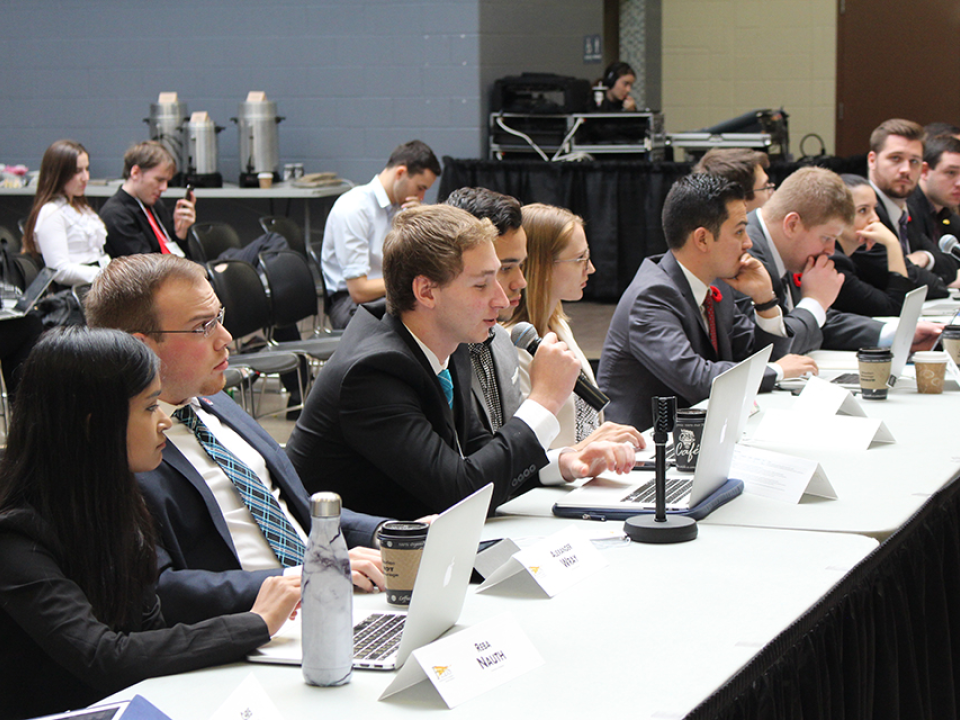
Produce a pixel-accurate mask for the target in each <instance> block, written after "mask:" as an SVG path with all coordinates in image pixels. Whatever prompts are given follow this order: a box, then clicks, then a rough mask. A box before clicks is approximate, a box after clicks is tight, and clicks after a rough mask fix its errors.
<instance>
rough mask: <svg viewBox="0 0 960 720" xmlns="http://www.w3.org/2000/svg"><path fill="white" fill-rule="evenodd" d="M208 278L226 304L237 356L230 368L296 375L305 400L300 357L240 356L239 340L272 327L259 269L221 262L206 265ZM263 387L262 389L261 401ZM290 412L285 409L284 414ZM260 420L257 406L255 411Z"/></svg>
mask: <svg viewBox="0 0 960 720" xmlns="http://www.w3.org/2000/svg"><path fill="white" fill-rule="evenodd" d="M207 275H208V277H209V278H210V284H211V285H212V286H213V290H214V292H216V294H217V297H218V298H219V299H220V302H221V303H222V304H223V308H224V318H223V325H224V327H225V328H226V329H227V331H228V332H229V333H230V334H231V335H233V338H234V346H235V347H236V348H237V349H238V352H237V353H235V354H231V356H230V366H231V367H248V368H250V369H251V370H254V371H256V372H257V373H259V374H261V375H266V376H272V375H275V376H277V377H279V376H280V375H284V374H286V373H292V372H296V373H297V386H298V389H299V391H300V397H301V398H302V397H303V396H304V387H303V375H302V373H301V370H300V357H299V356H298V355H296V354H294V353H292V352H279V351H272V350H271V349H270V348H269V347H268V348H266V349H264V350H263V351H260V352H246V353H241V352H239V347H240V340H241V338H243V337H244V336H246V335H251V334H252V333H255V332H260V331H262V330H264V329H266V328H268V327H269V326H270V304H269V301H268V300H267V294H266V290H265V289H264V287H263V283H262V282H261V281H260V276H259V275H257V271H256V269H255V268H254V267H253V265H251V264H250V263H248V262H245V261H243V260H221V261H219V262H215V263H207ZM263 391H264V386H263V385H261V386H260V397H261V399H262V396H263ZM288 409H290V408H284V411H286V410H288ZM252 414H253V415H254V417H256V416H257V407H256V404H255V406H254V408H253V413H252Z"/></svg>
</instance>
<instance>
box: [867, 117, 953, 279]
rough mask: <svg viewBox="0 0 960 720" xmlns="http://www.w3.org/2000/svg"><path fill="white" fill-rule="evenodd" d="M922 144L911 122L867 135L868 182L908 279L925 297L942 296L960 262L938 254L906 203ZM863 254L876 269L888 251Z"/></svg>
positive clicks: (894, 122) (877, 248)
mask: <svg viewBox="0 0 960 720" xmlns="http://www.w3.org/2000/svg"><path fill="white" fill-rule="evenodd" d="M925 140H926V133H925V131H924V129H923V127H921V126H920V125H918V124H917V123H915V122H913V121H911V120H903V119H900V118H893V119H890V120H886V121H884V122H882V123H881V124H880V125H879V126H878V127H877V128H876V129H875V130H874V131H873V132H872V133H871V134H870V152H869V153H868V154H867V167H868V169H869V176H868V177H869V180H870V184H871V185H872V186H873V189H874V190H875V191H876V193H877V217H879V218H880V222H882V223H883V224H884V225H886V226H887V227H888V228H889V229H890V231H891V232H892V233H893V234H894V235H896V236H897V237H898V238H900V245H901V247H902V248H903V255H904V260H906V264H907V274H908V275H909V277H910V279H911V280H913V281H914V282H915V283H917V284H924V285H926V286H927V287H928V292H927V297H931V298H933V297H945V296H946V295H945V290H944V288H943V285H944V284H945V285H948V286H949V285H951V284H956V282H957V277H958V276H957V270H958V268H960V263H958V262H957V260H956V259H955V258H953V257H951V256H950V255H947V254H945V253H943V252H941V251H940V249H939V248H938V247H937V244H936V242H935V241H934V240H933V239H932V238H931V237H928V236H927V235H926V234H924V232H923V229H922V226H921V223H920V218H916V219H914V218H913V217H912V216H911V213H910V210H909V208H908V207H907V199H908V198H909V197H910V196H911V195H912V194H913V193H914V191H915V190H916V188H917V184H918V183H919V182H920V175H921V173H922V172H923V154H924V141H925ZM865 252H866V254H867V256H868V257H870V259H872V260H873V261H874V262H875V263H876V264H877V266H879V267H883V268H886V266H887V257H886V254H887V251H886V250H885V249H884V248H883V246H882V245H874V246H873V247H872V248H871V249H870V250H869V251H865ZM937 278H940V280H942V284H941V283H939V282H937Z"/></svg>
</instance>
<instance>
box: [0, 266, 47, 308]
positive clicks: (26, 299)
mask: <svg viewBox="0 0 960 720" xmlns="http://www.w3.org/2000/svg"><path fill="white" fill-rule="evenodd" d="M55 274H56V271H55V270H52V269H51V268H48V267H45V268H43V269H42V270H41V271H40V272H39V273H37V276H36V277H35V278H34V279H33V282H32V283H30V284H29V285H28V286H27V289H26V290H25V291H24V292H23V295H21V296H20V297H19V298H18V299H17V301H16V302H11V303H10V305H9V306H8V305H7V300H6V299H4V301H3V307H2V308H0V320H8V319H10V318H21V317H23V316H24V315H26V314H27V313H28V312H30V311H31V310H33V306H34V305H36V304H37V300H39V299H40V296H41V295H43V293H44V292H46V289H47V288H48V287H50V283H52V282H53V276H54V275H55Z"/></svg>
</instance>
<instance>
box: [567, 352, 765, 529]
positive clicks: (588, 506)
mask: <svg viewBox="0 0 960 720" xmlns="http://www.w3.org/2000/svg"><path fill="white" fill-rule="evenodd" d="M771 350H772V346H770V345H768V346H767V347H765V348H764V349H763V350H761V351H760V352H758V353H755V354H753V355H751V356H750V357H749V358H747V359H746V360H744V361H743V362H741V363H739V364H737V365H734V366H733V367H732V368H730V369H729V370H727V371H726V372H724V373H722V374H721V375H718V376H717V377H715V378H714V379H713V385H712V387H711V389H710V402H709V404H708V406H707V417H706V420H705V421H704V425H703V437H702V438H701V441H700V457H699V459H698V460H697V469H696V471H695V472H694V473H693V475H692V476H691V475H690V474H689V473H680V472H678V471H675V470H670V471H668V473H667V503H666V508H667V511H671V512H683V511H687V510H690V509H691V508H694V507H696V506H697V505H698V504H699V503H700V502H701V501H702V500H704V499H705V498H708V497H709V496H710V495H712V494H713V493H714V492H715V491H716V490H717V489H719V488H720V487H721V486H722V485H723V484H724V483H725V482H727V479H728V478H727V476H728V474H729V472H730V464H731V463H732V462H733V451H734V446H735V445H736V443H737V440H739V439H740V427H741V425H740V418H741V416H742V415H743V414H744V413H749V412H750V408H751V407H752V406H753V401H754V399H755V398H756V396H757V392H758V391H759V389H760V382H761V380H762V379H763V368H765V367H766V364H767V361H768V360H769V359H770V352H771ZM636 472H637V471H634V473H636ZM643 478H644V481H643V482H639V483H633V484H631V483H630V482H624V481H623V480H616V479H612V478H602V477H601V478H594V479H593V480H591V481H589V482H588V483H586V484H585V485H583V486H582V487H580V488H577V489H576V490H574V491H572V492H570V493H569V494H568V495H567V496H566V497H565V498H564V499H563V500H560V501H559V502H557V503H556V504H555V505H554V513H555V514H557V515H564V516H568V517H570V516H575V515H579V514H581V513H583V514H597V515H603V514H604V513H611V514H617V515H620V514H622V513H624V512H630V511H633V512H642V511H644V510H651V509H653V508H654V505H655V501H654V482H655V479H654V478H653V477H652V476H651V473H649V472H643Z"/></svg>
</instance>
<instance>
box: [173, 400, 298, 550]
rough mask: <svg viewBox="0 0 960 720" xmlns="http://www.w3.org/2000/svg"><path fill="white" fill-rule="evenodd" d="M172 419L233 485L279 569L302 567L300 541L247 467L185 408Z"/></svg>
mask: <svg viewBox="0 0 960 720" xmlns="http://www.w3.org/2000/svg"><path fill="white" fill-rule="evenodd" d="M173 416H174V417H175V418H176V419H177V420H179V421H180V422H182V423H183V424H184V425H186V426H187V427H188V428H190V430H191V431H192V432H193V434H194V435H196V436H197V440H198V441H199V442H200V446H201V447H202V448H203V449H204V451H206V453H207V455H209V456H210V457H211V458H212V459H213V461H214V462H216V463H217V465H219V466H220V469H221V470H223V472H224V473H225V474H226V476H227V477H228V478H230V482H232V483H233V484H234V486H235V487H236V488H237V491H238V492H239V493H240V497H241V498H242V500H243V504H244V505H246V506H247V509H248V510H249V511H250V514H251V515H253V519H254V520H256V521H257V525H259V526H260V531H261V532H262V533H263V536H264V537H265V538H266V539H267V542H268V543H270V547H271V548H272V549H273V552H274V553H276V555H277V559H278V560H279V561H280V564H281V565H283V567H295V566H297V565H302V564H303V550H304V545H303V541H302V540H301V539H300V536H299V535H298V534H297V531H296V529H295V528H294V527H293V525H292V524H291V523H290V520H288V519H287V516H286V514H285V513H284V512H283V510H282V509H281V507H280V503H278V502H277V499H276V498H275V497H274V496H273V494H272V493H271V492H270V490H269V489H267V487H266V485H264V484H263V481H262V480H260V478H258V477H257V475H256V473H254V472H253V470H251V469H250V468H249V467H247V466H246V465H245V464H244V463H243V462H242V461H241V460H240V458H238V457H237V456H236V455H234V454H233V453H232V452H230V451H229V450H228V449H227V448H225V447H224V446H223V445H222V444H221V443H220V441H219V440H217V439H216V438H215V437H214V436H213V433H212V432H210V430H209V429H208V428H207V426H206V425H204V424H203V421H202V420H201V419H200V418H199V417H197V413H196V412H195V411H194V409H193V408H192V407H190V406H189V405H184V406H183V407H182V408H179V409H178V410H177V411H176V412H174V413H173Z"/></svg>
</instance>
